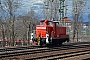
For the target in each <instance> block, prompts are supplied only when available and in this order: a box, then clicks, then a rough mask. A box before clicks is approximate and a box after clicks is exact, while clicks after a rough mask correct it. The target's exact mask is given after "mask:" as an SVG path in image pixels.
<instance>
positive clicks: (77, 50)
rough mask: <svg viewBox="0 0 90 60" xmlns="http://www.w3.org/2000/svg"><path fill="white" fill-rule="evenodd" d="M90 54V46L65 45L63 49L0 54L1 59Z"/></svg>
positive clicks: (25, 50)
mask: <svg viewBox="0 0 90 60" xmlns="http://www.w3.org/2000/svg"><path fill="white" fill-rule="evenodd" d="M85 54H90V44H89V43H86V44H82V43H81V44H75V43H74V44H69V45H67V44H65V45H63V46H61V47H44V48H39V47H38V48H33V49H23V50H13V51H9V52H2V53H0V58H1V59H6V60H7V59H13V58H15V59H18V60H19V59H25V60H30V59H41V60H42V59H46V60H47V59H50V60H51V59H63V58H69V57H72V56H78V55H85Z"/></svg>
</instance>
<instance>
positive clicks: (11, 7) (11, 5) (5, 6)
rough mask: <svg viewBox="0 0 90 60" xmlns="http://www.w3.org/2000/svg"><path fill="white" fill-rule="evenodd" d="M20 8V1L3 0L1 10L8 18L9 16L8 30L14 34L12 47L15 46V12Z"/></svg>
mask: <svg viewBox="0 0 90 60" xmlns="http://www.w3.org/2000/svg"><path fill="white" fill-rule="evenodd" d="M19 7H20V0H1V9H2V11H4V14H5V15H6V14H7V17H8V16H9V20H10V22H9V25H8V28H9V29H10V30H9V29H8V30H9V31H10V32H12V35H11V37H10V38H11V46H14V35H15V33H14V20H15V12H16V11H17V9H18V8H19Z"/></svg>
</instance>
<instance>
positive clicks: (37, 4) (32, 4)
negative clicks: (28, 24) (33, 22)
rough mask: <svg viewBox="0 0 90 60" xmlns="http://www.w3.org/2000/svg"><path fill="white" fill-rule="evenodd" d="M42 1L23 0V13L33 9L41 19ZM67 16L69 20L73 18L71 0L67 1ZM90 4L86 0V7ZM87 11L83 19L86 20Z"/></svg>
mask: <svg viewBox="0 0 90 60" xmlns="http://www.w3.org/2000/svg"><path fill="white" fill-rule="evenodd" d="M43 1H44V0H23V4H24V6H23V7H22V8H21V9H22V11H25V12H23V13H24V14H25V13H27V12H28V11H29V10H31V9H32V10H34V11H35V12H36V14H37V15H38V16H39V18H40V19H43V16H42V15H43V13H42V8H43ZM67 5H68V6H67V8H68V10H67V17H68V18H69V19H71V20H73V18H72V12H71V11H72V1H67ZM89 6H90V2H87V4H86V7H87V8H88V7H89ZM88 13H90V12H89V10H87V11H86V12H85V14H84V16H83V17H84V18H83V19H84V21H85V22H87V21H88V20H89V19H88Z"/></svg>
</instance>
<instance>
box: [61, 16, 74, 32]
mask: <svg viewBox="0 0 90 60" xmlns="http://www.w3.org/2000/svg"><path fill="white" fill-rule="evenodd" d="M60 22H61V23H64V24H65V26H66V27H67V33H69V32H70V31H71V27H72V25H71V24H72V21H71V20H70V19H69V18H68V17H65V18H64V19H60Z"/></svg>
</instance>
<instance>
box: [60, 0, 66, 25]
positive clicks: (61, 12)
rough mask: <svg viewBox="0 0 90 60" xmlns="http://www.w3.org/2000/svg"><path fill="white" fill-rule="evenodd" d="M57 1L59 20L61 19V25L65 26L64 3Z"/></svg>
mask: <svg viewBox="0 0 90 60" xmlns="http://www.w3.org/2000/svg"><path fill="white" fill-rule="evenodd" d="M59 1H60V9H59V13H60V19H62V23H63V25H65V21H64V1H65V0H59Z"/></svg>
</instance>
